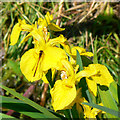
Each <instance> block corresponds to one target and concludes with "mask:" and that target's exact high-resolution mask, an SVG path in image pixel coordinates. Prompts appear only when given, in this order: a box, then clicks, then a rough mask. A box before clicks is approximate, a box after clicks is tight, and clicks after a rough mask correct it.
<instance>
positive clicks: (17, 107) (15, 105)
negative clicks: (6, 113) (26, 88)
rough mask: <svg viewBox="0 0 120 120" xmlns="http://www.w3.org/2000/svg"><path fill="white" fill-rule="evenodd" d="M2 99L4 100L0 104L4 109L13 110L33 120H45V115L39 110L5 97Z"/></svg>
mask: <svg viewBox="0 0 120 120" xmlns="http://www.w3.org/2000/svg"><path fill="white" fill-rule="evenodd" d="M0 99H2V101H0V103H1V104H2V107H4V108H8V109H12V110H14V111H16V112H19V113H21V114H24V115H27V116H29V117H31V118H36V119H37V118H38V119H39V118H45V117H44V114H43V113H40V112H39V111H38V110H36V109H35V108H33V107H31V106H30V105H28V104H26V103H24V102H23V101H21V100H16V99H13V98H10V97H5V96H0Z"/></svg>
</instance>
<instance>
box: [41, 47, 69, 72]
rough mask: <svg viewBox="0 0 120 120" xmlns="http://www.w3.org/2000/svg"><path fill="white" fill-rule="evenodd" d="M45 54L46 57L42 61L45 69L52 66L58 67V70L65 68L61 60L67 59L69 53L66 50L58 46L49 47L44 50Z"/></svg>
mask: <svg viewBox="0 0 120 120" xmlns="http://www.w3.org/2000/svg"><path fill="white" fill-rule="evenodd" d="M44 54H45V55H44V59H43V61H42V69H43V71H47V70H49V69H50V68H56V69H57V70H62V69H63V65H62V64H61V60H62V59H67V55H66V53H65V51H64V50H62V49H61V48H57V47H47V48H46V49H45V50H44Z"/></svg>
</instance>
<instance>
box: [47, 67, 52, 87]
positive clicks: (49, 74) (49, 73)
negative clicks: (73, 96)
mask: <svg viewBox="0 0 120 120" xmlns="http://www.w3.org/2000/svg"><path fill="white" fill-rule="evenodd" d="M46 78H47V80H48V82H49V83H50V87H51V88H52V87H53V81H52V71H51V69H49V70H48V72H47V74H46Z"/></svg>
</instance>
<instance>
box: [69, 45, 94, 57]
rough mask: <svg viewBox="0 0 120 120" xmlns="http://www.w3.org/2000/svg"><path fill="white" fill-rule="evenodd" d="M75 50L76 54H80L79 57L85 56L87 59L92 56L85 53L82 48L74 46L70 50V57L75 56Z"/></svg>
mask: <svg viewBox="0 0 120 120" xmlns="http://www.w3.org/2000/svg"><path fill="white" fill-rule="evenodd" d="M76 50H78V52H79V53H80V55H85V56H88V57H91V56H93V53H92V52H86V50H85V49H84V48H81V47H78V46H75V47H73V48H72V49H71V53H72V55H75V56H76Z"/></svg>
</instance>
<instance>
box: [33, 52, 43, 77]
mask: <svg viewBox="0 0 120 120" xmlns="http://www.w3.org/2000/svg"><path fill="white" fill-rule="evenodd" d="M42 53H43V51H42V50H41V51H40V53H39V59H38V62H37V66H36V68H35V72H34V75H33V77H35V74H36V71H37V68H38V63H39V61H40V57H41V56H42ZM34 67H35V66H34ZM34 67H33V69H34ZM33 69H32V71H33Z"/></svg>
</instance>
